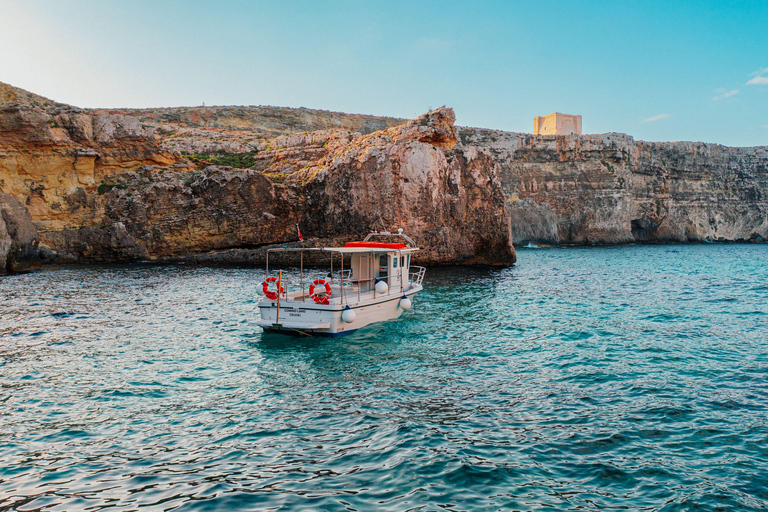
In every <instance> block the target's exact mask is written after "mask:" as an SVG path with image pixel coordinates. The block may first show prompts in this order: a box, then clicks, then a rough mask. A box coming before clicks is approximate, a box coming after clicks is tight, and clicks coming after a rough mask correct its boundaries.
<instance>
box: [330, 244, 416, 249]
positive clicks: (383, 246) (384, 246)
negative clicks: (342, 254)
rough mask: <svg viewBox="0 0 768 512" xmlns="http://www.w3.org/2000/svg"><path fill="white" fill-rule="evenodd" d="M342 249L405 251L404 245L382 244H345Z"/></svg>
mask: <svg viewBox="0 0 768 512" xmlns="http://www.w3.org/2000/svg"><path fill="white" fill-rule="evenodd" d="M344 247H368V248H370V249H405V244H387V243H384V242H347V243H345V244H344Z"/></svg>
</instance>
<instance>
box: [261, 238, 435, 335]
mask: <svg viewBox="0 0 768 512" xmlns="http://www.w3.org/2000/svg"><path fill="white" fill-rule="evenodd" d="M384 237H386V239H387V240H389V241H386V242H385V241H381V240H382V238H384ZM391 240H397V241H396V242H392V241H391ZM418 250H419V248H418V247H417V246H416V243H415V242H414V241H413V240H412V239H411V238H410V237H408V236H407V235H405V234H404V233H403V230H402V228H401V229H398V231H397V233H390V232H388V231H381V232H378V231H374V232H372V233H369V234H368V236H366V237H365V239H364V240H363V241H361V242H347V243H345V244H344V247H282V248H273V249H269V250H268V251H267V257H266V277H265V279H264V281H263V282H262V286H261V289H260V291H261V292H262V293H263V294H264V298H263V299H262V300H261V301H260V302H259V312H260V313H261V318H260V319H259V320H257V321H256V324H257V325H259V326H260V327H262V328H263V329H264V331H266V332H275V333H282V334H293V335H307V336H341V335H345V334H349V333H351V332H354V331H356V330H357V329H360V328H363V327H365V326H367V325H370V324H372V323H375V322H383V321H387V320H393V319H396V318H399V317H400V316H401V315H402V314H403V313H404V312H405V311H408V310H409V309H410V308H411V306H412V304H413V296H414V295H416V294H417V293H418V292H420V291H421V290H422V281H423V280H424V273H425V272H426V269H425V268H424V267H418V266H413V265H411V255H412V254H413V253H415V252H416V251H418ZM279 252H299V253H300V256H299V258H298V259H299V261H300V268H299V272H298V275H296V274H295V273H294V274H293V275H291V274H289V273H287V272H285V273H284V272H283V271H278V272H276V273H272V274H270V271H269V255H270V254H271V253H279ZM307 253H312V255H311V256H312V257H311V258H309V259H310V260H312V261H316V260H317V257H318V256H319V257H321V258H323V259H324V257H325V256H326V255H327V257H328V260H329V263H330V271H328V270H322V271H321V270H318V269H317V268H313V269H311V270H309V271H307V270H306V269H305V268H304V259H305V258H304V256H305V255H306V254H307ZM318 253H320V254H318ZM334 263H336V267H335V268H334Z"/></svg>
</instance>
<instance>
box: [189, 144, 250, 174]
mask: <svg viewBox="0 0 768 512" xmlns="http://www.w3.org/2000/svg"><path fill="white" fill-rule="evenodd" d="M256 153H257V152H256V151H251V152H249V153H227V152H226V151H224V150H223V149H219V150H218V151H216V152H215V153H191V154H182V156H183V157H184V158H189V159H190V160H197V161H202V162H205V163H209V164H213V165H225V166H229V167H236V168H238V169H248V168H251V167H254V166H255V165H256V161H255V160H254V157H255V156H256Z"/></svg>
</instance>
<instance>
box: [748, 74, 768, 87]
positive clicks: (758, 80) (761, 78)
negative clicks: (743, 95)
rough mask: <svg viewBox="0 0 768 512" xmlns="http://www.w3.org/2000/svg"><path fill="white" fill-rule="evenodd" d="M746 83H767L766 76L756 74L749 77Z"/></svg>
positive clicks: (767, 78)
mask: <svg viewBox="0 0 768 512" xmlns="http://www.w3.org/2000/svg"><path fill="white" fill-rule="evenodd" d="M747 85H768V76H756V77H755V78H752V79H750V80H749V81H748V82H747Z"/></svg>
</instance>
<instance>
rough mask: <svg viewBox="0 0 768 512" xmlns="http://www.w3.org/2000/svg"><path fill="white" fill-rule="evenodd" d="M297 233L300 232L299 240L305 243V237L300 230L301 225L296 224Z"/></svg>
mask: <svg viewBox="0 0 768 512" xmlns="http://www.w3.org/2000/svg"><path fill="white" fill-rule="evenodd" d="M296 231H298V232H299V240H301V241H302V242H303V241H304V237H303V236H301V230H300V229H299V225H298V224H296Z"/></svg>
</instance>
